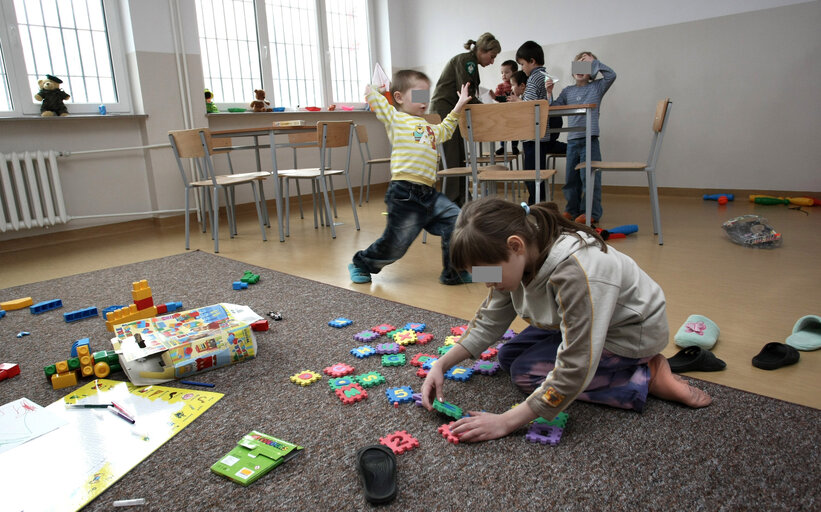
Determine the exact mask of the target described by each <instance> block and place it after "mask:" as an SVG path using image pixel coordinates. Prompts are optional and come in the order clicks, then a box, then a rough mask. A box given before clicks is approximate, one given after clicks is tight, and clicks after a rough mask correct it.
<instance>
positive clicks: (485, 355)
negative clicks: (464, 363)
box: [479, 347, 499, 361]
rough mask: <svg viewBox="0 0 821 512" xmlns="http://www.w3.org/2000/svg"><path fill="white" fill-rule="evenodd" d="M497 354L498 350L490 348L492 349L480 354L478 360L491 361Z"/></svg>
mask: <svg viewBox="0 0 821 512" xmlns="http://www.w3.org/2000/svg"><path fill="white" fill-rule="evenodd" d="M498 353H499V350H498V349H495V348H492V347H491V348H489V349H487V350H485V351H484V352H482V353H481V354H480V355H479V358H480V359H484V360H485V361H490V360H491V359H493V358H494V357H496V354H498Z"/></svg>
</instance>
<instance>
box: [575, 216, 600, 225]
mask: <svg viewBox="0 0 821 512" xmlns="http://www.w3.org/2000/svg"><path fill="white" fill-rule="evenodd" d="M574 220H575V221H576V222H578V223H579V224H586V223H587V216H586V215H585V214H581V215H579V216H578V217H576V218H575V219H574ZM598 223H599V219H593V222H591V223H590V224H591V225H592V224H598Z"/></svg>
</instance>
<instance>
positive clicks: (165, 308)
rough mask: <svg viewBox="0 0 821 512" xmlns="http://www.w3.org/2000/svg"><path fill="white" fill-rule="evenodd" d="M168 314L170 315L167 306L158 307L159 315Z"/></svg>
mask: <svg viewBox="0 0 821 512" xmlns="http://www.w3.org/2000/svg"><path fill="white" fill-rule="evenodd" d="M166 313H168V306H166V305H165V304H160V305H159V306H157V314H158V315H164V314H166Z"/></svg>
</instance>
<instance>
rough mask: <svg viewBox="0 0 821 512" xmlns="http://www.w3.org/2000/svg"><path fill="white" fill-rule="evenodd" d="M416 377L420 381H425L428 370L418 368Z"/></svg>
mask: <svg viewBox="0 0 821 512" xmlns="http://www.w3.org/2000/svg"><path fill="white" fill-rule="evenodd" d="M416 376H417V377H419V378H420V379H424V378H425V377H427V376H428V370H426V369H424V368H418V369H417V370H416Z"/></svg>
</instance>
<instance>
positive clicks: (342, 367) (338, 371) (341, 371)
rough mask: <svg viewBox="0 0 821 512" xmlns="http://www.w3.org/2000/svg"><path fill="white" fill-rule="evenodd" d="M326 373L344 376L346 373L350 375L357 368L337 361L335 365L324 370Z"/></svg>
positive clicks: (333, 375) (332, 375)
mask: <svg viewBox="0 0 821 512" xmlns="http://www.w3.org/2000/svg"><path fill="white" fill-rule="evenodd" d="M322 371H323V372H325V375H330V376H331V377H344V376H345V375H350V374H352V373H353V372H355V371H356V370H355V369H354V367H353V366H351V365H349V364H345V363H336V364H335V365H333V366H328V367H326V368H325V369H324V370H322Z"/></svg>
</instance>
